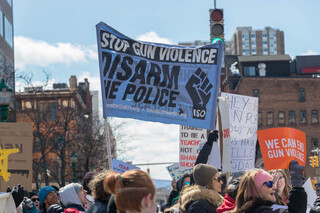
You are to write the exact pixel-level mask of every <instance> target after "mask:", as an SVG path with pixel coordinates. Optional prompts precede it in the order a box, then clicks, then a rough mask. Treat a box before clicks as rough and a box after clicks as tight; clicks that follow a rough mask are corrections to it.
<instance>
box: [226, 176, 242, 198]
mask: <svg viewBox="0 0 320 213" xmlns="http://www.w3.org/2000/svg"><path fill="white" fill-rule="evenodd" d="M240 181H241V176H239V177H236V178H233V179H232V180H231V181H230V183H229V184H228V186H227V188H226V191H225V192H226V193H228V195H229V196H230V197H231V198H232V199H233V200H236V197H237V194H238V189H239V185H240Z"/></svg>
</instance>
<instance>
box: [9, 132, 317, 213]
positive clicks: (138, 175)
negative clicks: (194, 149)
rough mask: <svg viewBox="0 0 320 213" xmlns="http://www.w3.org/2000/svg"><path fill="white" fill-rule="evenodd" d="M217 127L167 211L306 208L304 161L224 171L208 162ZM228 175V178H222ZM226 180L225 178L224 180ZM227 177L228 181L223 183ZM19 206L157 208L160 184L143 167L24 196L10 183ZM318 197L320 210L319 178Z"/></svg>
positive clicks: (29, 211) (146, 212)
mask: <svg viewBox="0 0 320 213" xmlns="http://www.w3.org/2000/svg"><path fill="white" fill-rule="evenodd" d="M215 140H217V132H212V133H210V134H209V137H208V141H207V143H206V144H205V145H204V147H203V148H202V150H201V151H200V153H199V156H198V158H197V161H196V165H195V166H194V168H193V172H192V174H185V175H183V176H182V177H181V178H180V179H179V180H177V181H172V191H171V193H170V195H169V197H168V200H167V203H166V204H164V205H162V206H161V211H163V212H165V213H176V212H179V213H180V212H181V213H201V212H203V213H259V212H261V213H288V212H289V213H305V212H306V210H307V194H306V192H305V190H304V188H303V187H302V185H303V183H304V178H303V170H304V166H301V165H299V164H298V162H297V161H295V160H293V161H292V162H291V163H290V167H289V170H288V171H286V170H282V169H278V170H272V171H265V170H263V169H252V170H248V171H246V172H237V173H232V174H228V175H225V174H223V175H222V174H221V172H220V171H219V170H218V169H217V168H215V167H214V166H211V165H207V164H206V161H207V159H208V156H209V154H210V151H208V150H211V147H212V143H213V141H215ZM222 177H224V178H222ZM223 180H224V181H223ZM224 182H226V183H224ZM8 191H11V193H12V196H13V199H14V201H15V205H16V208H17V210H18V212H23V213H36V212H39V213H60V212H66V213H79V212H80V213H81V212H87V213H103V212H106V213H116V212H127V213H131V212H141V213H155V212H157V211H158V210H157V205H156V187H155V185H154V183H153V181H152V179H151V178H150V176H149V175H148V174H147V173H146V172H144V171H141V170H130V171H126V172H125V173H123V174H119V173H117V172H112V171H102V172H100V173H95V172H89V173H87V174H86V176H85V178H84V181H83V183H82V185H81V184H80V183H70V184H68V185H66V186H64V187H62V188H60V189H58V188H56V187H53V186H45V187H42V188H41V189H40V190H39V193H34V192H31V193H29V195H28V196H27V197H25V193H24V190H23V188H22V187H21V186H17V187H14V189H12V190H11V189H9V190H8ZM316 193H317V195H318V196H319V198H318V199H317V200H316V201H315V204H314V207H313V208H312V209H311V210H310V212H311V213H315V212H320V183H317V184H316Z"/></svg>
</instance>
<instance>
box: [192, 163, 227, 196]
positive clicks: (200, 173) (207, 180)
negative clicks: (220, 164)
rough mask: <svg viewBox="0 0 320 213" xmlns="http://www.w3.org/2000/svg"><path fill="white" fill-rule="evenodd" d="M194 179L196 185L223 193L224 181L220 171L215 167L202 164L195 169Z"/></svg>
mask: <svg viewBox="0 0 320 213" xmlns="http://www.w3.org/2000/svg"><path fill="white" fill-rule="evenodd" d="M193 179H194V182H195V184H196V185H200V186H205V187H207V188H209V189H213V190H215V191H217V192H221V184H222V181H221V180H220V175H219V172H218V170H217V169H216V168H215V167H214V166H211V165H207V164H202V163H200V164H197V165H196V166H195V167H193Z"/></svg>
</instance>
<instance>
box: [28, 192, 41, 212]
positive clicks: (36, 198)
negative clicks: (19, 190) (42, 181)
mask: <svg viewBox="0 0 320 213" xmlns="http://www.w3.org/2000/svg"><path fill="white" fill-rule="evenodd" d="M29 198H30V199H31V200H32V201H33V202H34V204H35V205H36V208H37V210H38V211H39V210H40V200H39V196H38V195H37V193H34V192H29Z"/></svg>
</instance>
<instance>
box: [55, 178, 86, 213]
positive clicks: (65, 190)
mask: <svg viewBox="0 0 320 213" xmlns="http://www.w3.org/2000/svg"><path fill="white" fill-rule="evenodd" d="M59 194H60V198H61V202H62V204H63V205H64V206H65V209H64V212H65V213H76V212H85V208H84V206H85V205H86V203H87V199H86V195H87V191H86V190H84V189H83V187H82V185H81V184H79V183H70V184H68V185H66V186H64V187H62V188H60V190H59Z"/></svg>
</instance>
